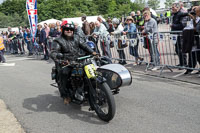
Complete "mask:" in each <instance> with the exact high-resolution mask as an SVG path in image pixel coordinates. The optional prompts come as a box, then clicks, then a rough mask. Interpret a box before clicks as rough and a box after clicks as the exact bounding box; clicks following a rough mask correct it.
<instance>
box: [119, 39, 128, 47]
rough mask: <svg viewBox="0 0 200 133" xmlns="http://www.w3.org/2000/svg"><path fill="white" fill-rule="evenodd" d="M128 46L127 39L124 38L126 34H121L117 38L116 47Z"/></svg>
mask: <svg viewBox="0 0 200 133" xmlns="http://www.w3.org/2000/svg"><path fill="white" fill-rule="evenodd" d="M127 46H128V41H127V40H126V36H122V38H121V39H118V48H119V49H120V48H126V47H127Z"/></svg>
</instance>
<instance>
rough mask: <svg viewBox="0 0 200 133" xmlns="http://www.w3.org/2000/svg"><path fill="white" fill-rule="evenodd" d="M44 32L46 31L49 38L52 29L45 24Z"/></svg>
mask: <svg viewBox="0 0 200 133" xmlns="http://www.w3.org/2000/svg"><path fill="white" fill-rule="evenodd" d="M44 30H45V33H46V38H48V36H49V32H50V28H49V26H48V25H47V23H44Z"/></svg>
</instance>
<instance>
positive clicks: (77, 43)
mask: <svg viewBox="0 0 200 133" xmlns="http://www.w3.org/2000/svg"><path fill="white" fill-rule="evenodd" d="M85 52H87V53H88V54H92V53H93V50H92V49H91V48H90V47H89V46H88V45H87V44H86V43H85V41H84V39H83V38H81V37H79V36H78V35H74V37H73V38H71V39H70V40H67V39H65V38H64V37H63V36H62V35H61V36H60V37H58V38H56V39H55V40H54V41H53V48H52V52H51V58H52V59H53V60H54V61H55V62H57V54H58V53H62V54H63V55H64V60H69V61H74V60H75V59H76V58H78V57H80V56H84V55H85Z"/></svg>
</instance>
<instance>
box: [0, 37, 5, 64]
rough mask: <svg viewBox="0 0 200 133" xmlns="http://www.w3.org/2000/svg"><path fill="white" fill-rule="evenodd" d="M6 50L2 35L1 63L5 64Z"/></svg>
mask: <svg viewBox="0 0 200 133" xmlns="http://www.w3.org/2000/svg"><path fill="white" fill-rule="evenodd" d="M4 50H5V46H4V41H3V35H2V34H0V63H1V62H2V63H5V62H6V60H5V57H4Z"/></svg>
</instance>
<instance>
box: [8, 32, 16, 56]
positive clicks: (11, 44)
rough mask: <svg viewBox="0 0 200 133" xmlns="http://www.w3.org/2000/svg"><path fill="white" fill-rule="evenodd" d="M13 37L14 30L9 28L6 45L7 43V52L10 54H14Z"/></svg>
mask: <svg viewBox="0 0 200 133" xmlns="http://www.w3.org/2000/svg"><path fill="white" fill-rule="evenodd" d="M14 38H15V32H14V31H11V30H10V33H9V35H8V45H9V52H10V53H11V54H14V53H15V51H14Z"/></svg>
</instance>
